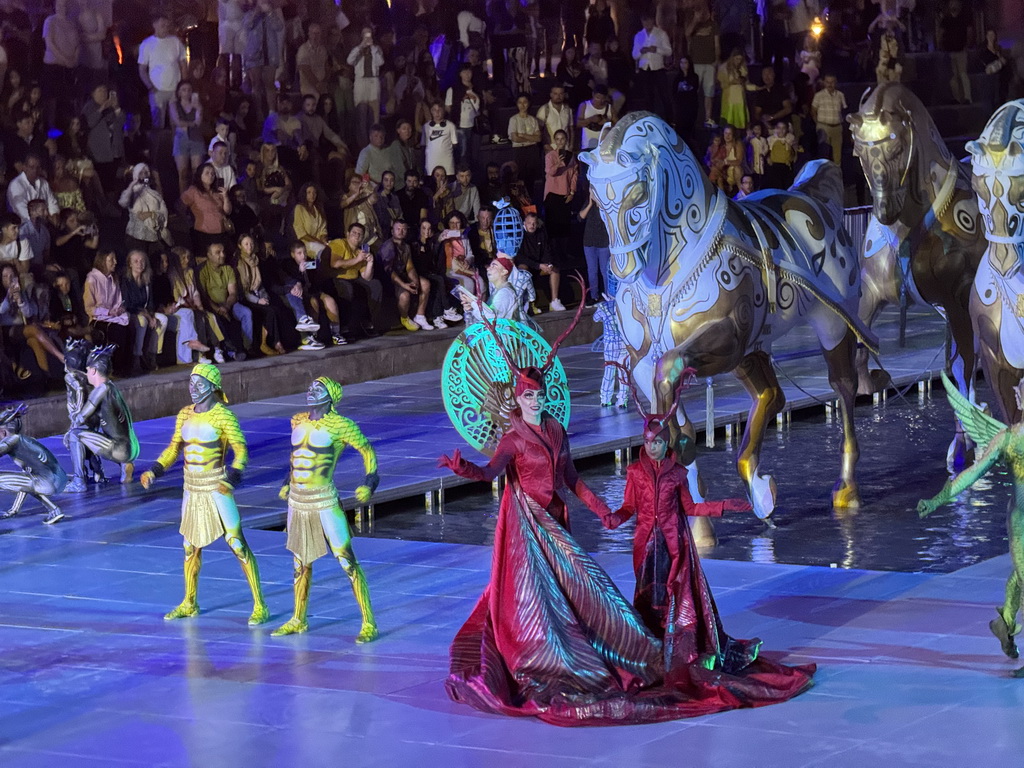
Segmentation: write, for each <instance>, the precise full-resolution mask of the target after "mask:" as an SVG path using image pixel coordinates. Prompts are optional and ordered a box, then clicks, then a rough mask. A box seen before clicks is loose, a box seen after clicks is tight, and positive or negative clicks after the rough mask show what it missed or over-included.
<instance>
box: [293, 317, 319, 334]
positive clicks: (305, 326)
mask: <svg viewBox="0 0 1024 768" xmlns="http://www.w3.org/2000/svg"><path fill="white" fill-rule="evenodd" d="M295 330H296V331H300V332H301V333H316V332H317V331H319V330H320V324H319V323H316V322H313V318H312V317H310V316H309V315H303V316H302V317H300V318H299V322H297V323H296V324H295Z"/></svg>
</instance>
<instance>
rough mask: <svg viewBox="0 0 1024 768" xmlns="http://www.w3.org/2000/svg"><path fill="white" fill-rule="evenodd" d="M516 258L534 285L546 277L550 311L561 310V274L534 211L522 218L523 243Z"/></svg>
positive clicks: (562, 306)
mask: <svg viewBox="0 0 1024 768" xmlns="http://www.w3.org/2000/svg"><path fill="white" fill-rule="evenodd" d="M516 259H517V260H518V262H519V265H520V266H522V267H524V268H526V269H527V270H528V271H529V273H530V275H531V276H532V277H533V282H534V285H537V284H538V283H540V282H541V278H543V277H546V278H547V279H548V286H549V287H548V290H549V294H548V295H549V296H550V297H551V303H550V307H549V308H550V310H551V311H552V312H561V311H563V310H564V309H565V306H564V305H563V304H562V302H561V301H559V300H558V290H559V288H560V286H561V279H562V275H561V272H560V270H559V265H558V264H557V263H556V259H555V257H554V254H553V253H552V250H551V243H550V242H549V241H548V234H547V231H546V229H545V228H544V227H543V226H542V223H541V221H540V217H539V216H537V214H535V213H528V214H527V215H526V218H525V219H523V244H522V245H521V246H520V247H519V253H518V254H517V256H516Z"/></svg>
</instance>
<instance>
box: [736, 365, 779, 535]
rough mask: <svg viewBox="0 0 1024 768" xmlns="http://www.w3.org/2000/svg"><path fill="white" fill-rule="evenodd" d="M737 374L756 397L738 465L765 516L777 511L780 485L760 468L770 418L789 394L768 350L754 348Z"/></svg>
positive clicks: (760, 514) (757, 510) (757, 511)
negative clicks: (755, 349) (776, 484)
mask: <svg viewBox="0 0 1024 768" xmlns="http://www.w3.org/2000/svg"><path fill="white" fill-rule="evenodd" d="M735 374H736V378H738V379H739V380H740V383H741V384H742V385H743V387H744V388H745V389H746V390H747V393H748V394H749V395H750V397H751V399H752V400H753V403H752V404H751V406H750V413H749V414H748V416H747V426H746V429H745V430H743V441H742V442H741V443H740V453H739V457H738V458H737V459H736V469H737V471H738V472H739V475H740V477H741V478H742V479H743V482H745V483H746V484H747V488H748V489H749V492H750V501H751V503H752V504H753V506H754V514H755V515H757V516H758V517H760V518H761V519H765V518H767V517H768V516H769V515H771V513H772V512H774V511H775V501H776V499H777V498H778V489H777V488H776V487H775V480H774V479H773V478H772V477H771V475H767V474H761V473H760V472H758V468H759V466H758V465H759V463H760V460H761V446H762V444H763V443H764V433H765V430H766V429H767V427H768V424H769V422H770V421H771V420H772V419H774V418H775V417H776V416H777V415H779V414H780V413H782V409H783V408H784V407H785V405H786V395H785V393H784V392H783V391H782V387H780V386H779V380H778V379H777V378H776V376H775V371H774V370H773V369H772V361H771V358H769V357H768V355H767V354H766V353H765V352H752V353H751V354H749V355H747V356H746V357H744V358H743V361H742V362H741V363H740V365H739V367H738V368H736V370H735Z"/></svg>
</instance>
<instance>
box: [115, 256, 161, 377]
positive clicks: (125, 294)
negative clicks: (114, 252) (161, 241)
mask: <svg viewBox="0 0 1024 768" xmlns="http://www.w3.org/2000/svg"><path fill="white" fill-rule="evenodd" d="M152 283H153V270H152V269H150V266H149V259H148V258H147V257H146V254H145V252H144V251H136V250H132V251H129V252H128V268H127V269H126V270H125V271H124V275H122V276H121V297H122V299H123V301H124V309H125V312H127V313H128V318H129V324H128V327H129V329H130V333H129V335H130V337H131V345H132V367H131V373H130V374H129V375H131V376H141V375H142V373H143V371H144V370H146V371H152V370H154V369H155V368H156V349H157V340H158V338H159V337H161V336H163V333H162V332H161V329H160V324H159V322H158V321H157V315H156V304H155V303H154V299H153V285H152ZM165 322H166V318H165Z"/></svg>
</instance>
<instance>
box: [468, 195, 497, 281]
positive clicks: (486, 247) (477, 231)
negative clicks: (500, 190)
mask: <svg viewBox="0 0 1024 768" xmlns="http://www.w3.org/2000/svg"><path fill="white" fill-rule="evenodd" d="M493 224H494V209H493V208H491V207H490V206H487V205H485V206H484V207H483V208H481V209H480V210H479V211H478V212H477V215H476V226H475V227H470V230H469V245H470V247H471V248H472V249H473V263H474V265H475V266H476V269H477V272H478V273H479V271H480V270H486V269H487V265H488V264H490V263H491V259H493V258H494V257H495V256H497V255H498V246H497V244H496V243H495V240H494V229H493Z"/></svg>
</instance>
